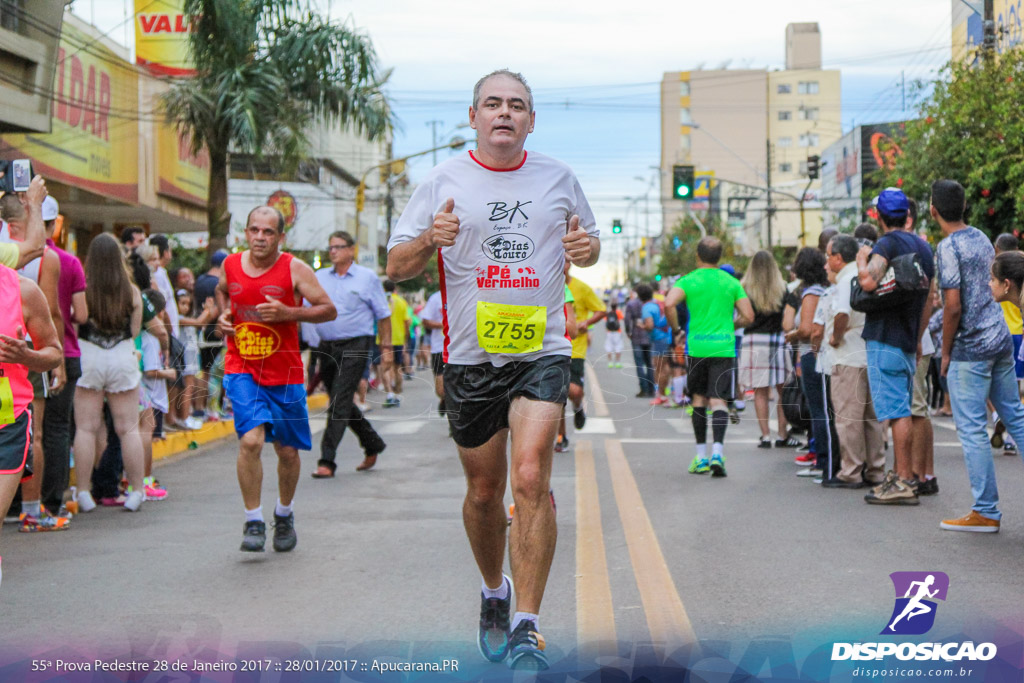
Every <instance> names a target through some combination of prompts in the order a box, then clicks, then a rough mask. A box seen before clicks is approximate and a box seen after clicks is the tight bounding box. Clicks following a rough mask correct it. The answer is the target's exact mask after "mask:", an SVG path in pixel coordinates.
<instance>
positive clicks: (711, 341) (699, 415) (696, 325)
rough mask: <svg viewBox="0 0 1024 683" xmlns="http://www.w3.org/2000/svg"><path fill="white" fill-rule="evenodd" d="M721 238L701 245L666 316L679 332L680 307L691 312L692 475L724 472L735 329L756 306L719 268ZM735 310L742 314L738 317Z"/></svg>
mask: <svg viewBox="0 0 1024 683" xmlns="http://www.w3.org/2000/svg"><path fill="white" fill-rule="evenodd" d="M721 258H722V242H721V240H719V239H718V238H716V237H705V238H704V239H702V240H701V241H700V242H698V243H697V269H696V270H694V271H693V272H691V273H690V274H689V275H687V276H686V277H683V278H680V279H679V280H677V281H676V284H675V286H674V287H673V288H672V291H671V292H670V293H669V295H668V297H667V298H666V299H665V315H666V317H667V318H668V322H669V325H670V326H671V327H672V334H673V336H678V335H679V333H680V330H679V316H678V315H677V313H676V305H677V304H678V303H679V302H681V301H684V300H685V301H686V306H687V309H688V310H689V312H690V323H689V329H688V330H687V334H686V342H687V349H686V354H687V357H686V375H687V379H686V385H687V391H688V392H689V394H690V396H691V397H692V399H693V415H691V420H692V421H693V434H694V437H695V439H696V441H697V455H696V456H694V458H693V462H692V463H690V468H689V471H690V473H691V474H706V473H707V472H711V476H713V477H724V476H725V458H724V457H723V455H722V443H723V442H724V441H725V429H726V427H727V426H728V425H729V412H728V410H727V408H726V405H727V403H728V401H729V399H730V398H731V397H732V386H733V378H732V371H733V359H734V358H735V357H736V338H735V330H736V329H737V328H740V327H746V326H748V325H750V324H751V323H752V322H754V309H753V307H752V306H751V305H750V300H749V299H747V294H746V292H744V291H743V287H742V286H741V285H740V283H739V280H737V279H736V278H735V277H733V276H732V275H730V274H729V273H726V272H725V271H724V270H719V268H718V261H719V259H721ZM734 311H735V312H737V313H738V315H734ZM709 403H710V405H711V411H712V414H711V430H712V438H713V443H712V446H711V449H712V451H711V459H710V460H709V459H708V456H707V434H708V414H707V410H708V404H709Z"/></svg>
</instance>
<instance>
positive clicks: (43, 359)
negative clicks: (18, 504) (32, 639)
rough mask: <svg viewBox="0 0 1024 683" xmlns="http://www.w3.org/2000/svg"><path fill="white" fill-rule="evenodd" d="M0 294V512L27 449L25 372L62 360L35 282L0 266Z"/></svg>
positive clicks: (11, 495)
mask: <svg viewBox="0 0 1024 683" xmlns="http://www.w3.org/2000/svg"><path fill="white" fill-rule="evenodd" d="M38 208H39V207H38V205H37V206H36V207H35V209H37V210H38ZM0 291H2V292H4V295H5V297H10V298H8V299H5V301H6V304H7V305H5V306H0V510H3V511H4V512H6V511H7V508H8V507H10V505H11V501H12V500H13V499H14V494H15V492H16V491H17V490H18V483H19V482H20V481H21V477H22V472H23V471H24V470H25V465H26V464H27V463H28V454H29V450H30V448H31V446H32V411H31V410H30V409H29V406H30V405H31V403H32V395H33V389H32V382H31V380H29V377H28V374H29V371H32V372H46V371H47V370H52V369H53V368H55V367H57V366H58V365H60V364H61V362H63V360H64V358H63V354H62V351H61V346H60V341H59V339H58V338H57V328H56V327H54V325H53V320H52V318H51V315H50V307H49V304H48V303H47V301H46V297H44V296H43V292H42V290H40V289H39V287H38V286H37V285H36V283H34V282H32V281H31V280H30V279H28V278H26V277H23V276H19V275H18V273H17V272H15V271H13V270H11V269H10V268H8V267H7V266H3V265H0ZM15 302H17V303H18V304H20V305H12V304H15ZM26 335H31V338H32V340H33V346H34V348H33V347H30V346H29V345H28V344H27V343H26V342H25V337H26ZM29 476H32V475H31V474H30V475H29ZM34 476H35V477H36V478H40V477H42V476H43V473H42V472H36V473H35V475H34ZM2 578H3V574H2V567H0V579H2Z"/></svg>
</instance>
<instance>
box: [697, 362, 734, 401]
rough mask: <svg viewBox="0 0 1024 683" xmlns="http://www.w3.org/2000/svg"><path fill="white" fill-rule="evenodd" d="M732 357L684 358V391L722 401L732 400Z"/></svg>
mask: <svg viewBox="0 0 1024 683" xmlns="http://www.w3.org/2000/svg"><path fill="white" fill-rule="evenodd" d="M734 361H735V359H734V358H694V357H693V356H688V357H687V359H686V393H687V394H689V395H690V396H704V397H705V398H717V399H721V400H723V401H731V400H732V374H733V363H734Z"/></svg>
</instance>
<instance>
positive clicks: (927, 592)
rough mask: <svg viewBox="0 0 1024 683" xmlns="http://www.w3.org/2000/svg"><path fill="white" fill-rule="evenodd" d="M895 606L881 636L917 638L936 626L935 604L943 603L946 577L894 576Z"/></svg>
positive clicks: (933, 574)
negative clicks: (892, 635)
mask: <svg viewBox="0 0 1024 683" xmlns="http://www.w3.org/2000/svg"><path fill="white" fill-rule="evenodd" d="M889 578H890V579H892V583H893V586H894V587H895V588H896V605H895V606H894V607H893V609H892V616H891V617H889V623H888V625H887V626H886V627H885V628H884V629H882V633H881V635H889V634H898V635H902V636H919V635H921V634H923V633H928V631H930V630H931V628H932V626H933V625H934V624H935V611H936V610H937V609H938V605H937V604H936V602H935V601H936V600H942V601H943V602H945V600H946V593H947V592H948V591H949V577H948V576H947V575H946V574H944V573H943V572H893V573H892V574H889Z"/></svg>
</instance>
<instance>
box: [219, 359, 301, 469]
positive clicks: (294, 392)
mask: <svg viewBox="0 0 1024 683" xmlns="http://www.w3.org/2000/svg"><path fill="white" fill-rule="evenodd" d="M224 393H226V394H227V396H228V398H229V399H231V406H232V409H233V410H234V412H235V433H236V434H238V436H239V437H241V436H242V435H243V434H246V433H247V432H250V431H252V430H253V429H255V428H256V427H259V426H260V425H263V426H264V440H265V441H271V442H273V443H277V444H280V445H282V446H291V447H293V448H297V449H298V450H300V451H308V450H311V449H312V448H313V435H312V434H311V433H310V431H309V413H308V411H307V408H306V387H305V386H303V385H302V384H283V385H280V386H273V387H264V386H260V385H259V384H257V383H256V380H254V379H253V378H252V375H249V374H246V373H240V374H237V375H225V376H224Z"/></svg>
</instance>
